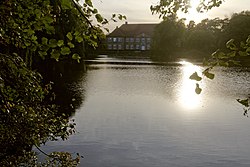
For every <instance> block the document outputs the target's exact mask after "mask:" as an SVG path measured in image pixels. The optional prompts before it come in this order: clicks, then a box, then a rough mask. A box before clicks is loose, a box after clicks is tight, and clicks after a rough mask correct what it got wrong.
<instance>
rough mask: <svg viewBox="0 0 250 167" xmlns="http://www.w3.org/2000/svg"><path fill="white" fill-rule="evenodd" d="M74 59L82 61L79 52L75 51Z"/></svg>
mask: <svg viewBox="0 0 250 167" xmlns="http://www.w3.org/2000/svg"><path fill="white" fill-rule="evenodd" d="M72 59H74V60H77V62H78V63H80V59H81V57H80V56H79V54H77V53H74V54H73V55H72Z"/></svg>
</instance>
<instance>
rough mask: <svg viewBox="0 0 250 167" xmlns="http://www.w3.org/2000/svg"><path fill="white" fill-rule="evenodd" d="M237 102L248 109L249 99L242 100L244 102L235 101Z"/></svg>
mask: <svg viewBox="0 0 250 167" xmlns="http://www.w3.org/2000/svg"><path fill="white" fill-rule="evenodd" d="M237 101H238V102H239V103H240V104H242V105H243V106H245V107H249V99H244V100H241V99H237Z"/></svg>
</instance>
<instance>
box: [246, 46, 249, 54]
mask: <svg viewBox="0 0 250 167" xmlns="http://www.w3.org/2000/svg"><path fill="white" fill-rule="evenodd" d="M246 54H247V55H250V47H248V48H247V50H246Z"/></svg>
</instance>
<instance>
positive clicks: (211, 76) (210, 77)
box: [203, 70, 214, 79]
mask: <svg viewBox="0 0 250 167" xmlns="http://www.w3.org/2000/svg"><path fill="white" fill-rule="evenodd" d="M203 75H205V76H206V77H207V78H209V79H214V74H212V73H210V72H209V71H208V70H205V71H204V72H203Z"/></svg>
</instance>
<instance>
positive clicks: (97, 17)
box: [95, 14, 103, 23]
mask: <svg viewBox="0 0 250 167" xmlns="http://www.w3.org/2000/svg"><path fill="white" fill-rule="evenodd" d="M95 18H96V20H97V22H99V23H101V22H102V21H103V17H102V16H101V15H100V14H96V15H95Z"/></svg>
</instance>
